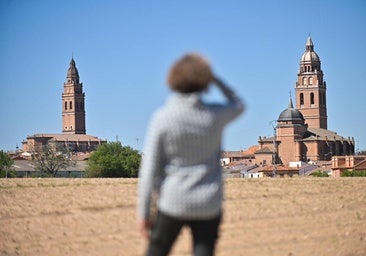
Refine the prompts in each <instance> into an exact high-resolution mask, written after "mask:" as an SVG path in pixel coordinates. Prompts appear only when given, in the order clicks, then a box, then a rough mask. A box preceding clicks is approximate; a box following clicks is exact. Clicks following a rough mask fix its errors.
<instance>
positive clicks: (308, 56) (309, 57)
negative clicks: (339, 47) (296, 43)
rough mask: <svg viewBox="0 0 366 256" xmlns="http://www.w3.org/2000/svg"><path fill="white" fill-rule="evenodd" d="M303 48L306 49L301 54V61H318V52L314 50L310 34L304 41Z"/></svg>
mask: <svg viewBox="0 0 366 256" xmlns="http://www.w3.org/2000/svg"><path fill="white" fill-rule="evenodd" d="M305 49H306V51H305V52H304V54H303V55H302V56H301V61H311V62H313V61H320V59H319V56H318V54H317V53H316V52H315V51H314V44H313V40H311V37H310V36H309V37H308V39H307V41H306V45H305Z"/></svg>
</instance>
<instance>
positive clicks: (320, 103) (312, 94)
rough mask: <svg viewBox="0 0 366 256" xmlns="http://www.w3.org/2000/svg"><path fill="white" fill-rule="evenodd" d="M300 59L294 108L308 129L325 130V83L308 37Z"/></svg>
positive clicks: (317, 58) (311, 42)
mask: <svg viewBox="0 0 366 256" xmlns="http://www.w3.org/2000/svg"><path fill="white" fill-rule="evenodd" d="M305 49H306V50H305V52H304V54H303V55H302V56H301V59H300V72H299V73H298V74H297V82H296V85H295V92H296V108H297V109H298V110H300V111H301V113H302V114H303V116H304V118H305V123H306V124H308V127H310V128H323V129H327V126H328V124H327V123H328V121H327V120H328V117H327V104H326V89H327V88H326V83H325V81H324V80H323V71H322V69H321V64H320V59H319V56H318V54H316V52H315V51H314V44H313V41H312V40H311V37H310V35H309V37H308V39H307V41H306V46H305Z"/></svg>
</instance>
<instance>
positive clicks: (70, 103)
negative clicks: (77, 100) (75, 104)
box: [70, 101, 72, 109]
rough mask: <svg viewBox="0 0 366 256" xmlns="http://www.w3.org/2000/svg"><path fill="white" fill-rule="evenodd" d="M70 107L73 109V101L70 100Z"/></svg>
mask: <svg viewBox="0 0 366 256" xmlns="http://www.w3.org/2000/svg"><path fill="white" fill-rule="evenodd" d="M70 109H72V101H70Z"/></svg>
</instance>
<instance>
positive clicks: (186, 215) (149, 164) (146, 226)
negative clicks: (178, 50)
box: [138, 53, 244, 256]
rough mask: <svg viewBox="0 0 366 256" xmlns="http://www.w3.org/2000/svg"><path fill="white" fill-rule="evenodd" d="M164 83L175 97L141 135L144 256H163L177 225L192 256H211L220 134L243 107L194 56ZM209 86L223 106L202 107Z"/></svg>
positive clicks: (218, 199) (218, 198) (219, 186)
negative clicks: (187, 237) (188, 239)
mask: <svg viewBox="0 0 366 256" xmlns="http://www.w3.org/2000/svg"><path fill="white" fill-rule="evenodd" d="M168 84H169V86H170V88H171V90H172V91H173V93H172V95H171V96H170V98H169V99H168V101H167V102H166V104H165V105H164V106H163V107H161V108H159V109H158V110H157V111H156V112H155V113H154V114H153V116H152V117H151V120H150V125H149V128H148V130H147V135H146V140H145V145H144V151H143V159H142V162H141V166H140V170H139V181H138V218H139V229H140V232H141V234H142V236H143V237H145V238H147V239H148V241H149V242H148V246H147V252H146V255H149V256H163V255H168V254H169V251H170V250H171V248H172V245H173V244H174V242H175V240H176V238H177V236H178V234H179V233H180V230H181V229H182V227H183V226H188V227H189V228H190V229H191V231H192V236H193V253H194V255H195V256H209V255H214V250H215V244H216V240H217V238H218V230H219V225H220V221H221V214H222V199H223V182H222V173H221V167H220V163H219V159H220V153H221V140H222V133H223V129H224V127H225V126H226V124H228V123H229V122H230V121H232V120H234V119H235V118H236V117H238V116H239V115H240V114H241V113H242V112H243V111H244V104H243V102H242V101H241V100H240V99H239V97H237V95H236V94H235V93H234V92H233V91H232V90H231V89H230V88H229V87H228V86H227V85H225V84H224V83H223V82H222V81H221V80H220V79H218V78H217V77H216V76H215V75H214V74H213V72H212V70H211V67H210V65H209V63H208V61H207V60H206V59H205V58H203V57H202V56H200V55H198V54H195V53H189V54H186V55H184V56H183V57H181V58H180V59H179V60H178V61H177V62H176V63H175V64H174V65H173V66H172V68H171V69H170V71H169V74H168ZM211 84H212V85H215V86H216V87H217V88H218V89H219V90H220V91H221V92H222V94H223V95H224V97H225V99H226V100H225V103H221V104H219V103H215V104H214V103H211V104H209V103H204V102H203V101H202V98H201V97H202V93H203V92H204V91H206V89H207V88H208V87H209V85H211ZM154 195H156V196H154ZM155 197H156V198H157V199H156V206H155V203H154V202H155V200H154V198H155ZM154 206H155V207H154ZM153 209H156V211H155V212H156V214H153V212H154V211H153Z"/></svg>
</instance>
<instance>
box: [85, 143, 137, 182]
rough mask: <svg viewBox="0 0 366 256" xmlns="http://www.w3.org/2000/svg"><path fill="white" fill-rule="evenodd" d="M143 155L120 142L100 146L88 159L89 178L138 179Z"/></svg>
mask: <svg viewBox="0 0 366 256" xmlns="http://www.w3.org/2000/svg"><path fill="white" fill-rule="evenodd" d="M140 162H141V154H140V153H139V152H138V151H137V150H134V149H132V148H131V147H129V146H122V144H121V143H120V142H108V143H104V144H102V145H100V146H99V147H98V148H97V150H96V151H94V152H93V153H92V155H91V156H90V158H89V159H88V166H87V168H86V174H87V177H137V175H138V169H139V166H140Z"/></svg>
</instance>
